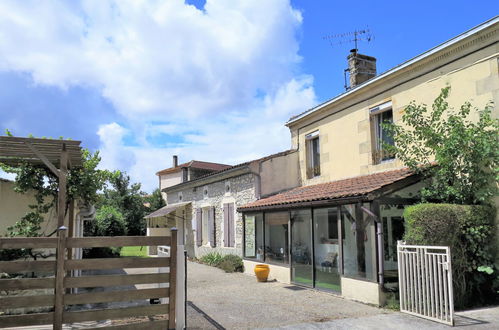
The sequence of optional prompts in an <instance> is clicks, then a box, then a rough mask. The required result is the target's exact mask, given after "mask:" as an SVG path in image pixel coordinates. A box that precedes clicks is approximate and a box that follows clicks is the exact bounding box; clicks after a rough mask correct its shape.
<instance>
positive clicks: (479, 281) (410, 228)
mask: <svg viewBox="0 0 499 330" xmlns="http://www.w3.org/2000/svg"><path fill="white" fill-rule="evenodd" d="M494 218H495V209H494V208H492V207H489V206H479V205H454V204H418V205H413V206H409V207H407V208H406V209H405V211H404V219H405V224H406V231H405V235H404V240H405V241H406V242H407V243H408V244H418V245H440V246H449V247H450V250H451V258H452V275H453V285H454V303H455V306H456V308H464V307H469V306H471V305H476V304H484V303H491V302H493V300H497V299H498V297H497V295H496V294H495V292H494V290H493V289H492V287H493V284H492V280H493V278H492V277H491V276H490V275H489V274H487V273H485V272H481V271H479V267H481V266H487V267H491V268H494V265H493V264H494V260H495V246H494V242H495V240H494V237H493V236H494V233H495V226H494V223H493V221H494ZM480 269H482V268H480Z"/></svg>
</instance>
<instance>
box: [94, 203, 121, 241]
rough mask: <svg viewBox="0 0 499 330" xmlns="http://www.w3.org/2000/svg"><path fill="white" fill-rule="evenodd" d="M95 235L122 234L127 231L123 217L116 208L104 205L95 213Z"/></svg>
mask: <svg viewBox="0 0 499 330" xmlns="http://www.w3.org/2000/svg"><path fill="white" fill-rule="evenodd" d="M95 220H96V232H95V234H96V236H123V235H126V233H127V227H126V222H125V218H124V217H123V215H122V214H121V212H120V211H118V209H117V208H115V207H112V206H108V205H105V206H103V207H101V208H100V209H99V210H98V211H97V213H96V214H95Z"/></svg>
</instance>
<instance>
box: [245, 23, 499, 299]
mask: <svg viewBox="0 0 499 330" xmlns="http://www.w3.org/2000/svg"><path fill="white" fill-rule="evenodd" d="M498 28H499V18H498V17H495V18H493V19H491V20H489V21H487V22H484V23H482V24H481V25H479V26H477V27H475V28H473V29H471V30H469V31H466V32H464V33H462V34H460V35H458V36H456V37H454V38H452V39H450V40H448V41H446V42H444V43H442V44H440V45H438V46H436V47H434V48H432V49H430V50H428V51H426V52H424V53H422V54H420V55H418V56H416V57H414V58H412V59H410V60H408V61H406V62H404V63H402V64H401V65H399V66H396V67H394V68H392V69H390V70H388V71H386V72H384V73H382V74H379V75H376V69H375V68H376V59H374V58H373V57H370V56H365V55H362V54H359V53H358V51H357V50H352V52H351V54H350V55H349V56H348V64H349V73H350V87H349V88H348V89H347V91H346V92H344V93H342V94H340V95H338V96H336V97H334V98H332V99H330V100H329V101H326V102H324V103H322V104H320V105H318V106H316V107H314V108H312V109H309V110H307V111H305V112H303V113H301V114H298V115H296V116H294V117H292V118H291V119H290V120H289V121H288V122H287V123H286V126H288V127H289V129H290V131H291V137H292V138H291V142H292V147H293V148H294V149H295V150H297V151H296V153H297V155H298V162H297V163H298V171H299V181H300V183H301V186H300V187H297V188H294V189H292V190H289V191H285V192H282V193H279V194H274V195H272V196H269V197H266V198H260V199H259V200H257V201H254V202H251V203H248V204H245V205H242V206H240V207H238V208H237V210H238V211H239V212H241V213H243V218H244V221H243V224H244V226H243V257H244V264H245V271H246V272H248V273H249V274H251V273H252V272H253V267H254V265H255V264H256V263H266V264H269V265H270V275H271V276H272V277H273V278H276V279H278V280H279V281H281V282H285V283H293V284H298V285H303V286H308V287H313V288H316V289H321V290H327V291H332V292H335V293H337V294H341V295H342V296H345V297H348V298H351V299H355V300H358V301H363V302H367V303H371V304H375V305H383V304H384V301H385V292H386V291H387V289H390V287H393V286H396V285H397V280H398V271H397V254H396V242H397V240H399V239H401V238H402V235H403V233H404V220H403V218H402V214H403V210H404V207H405V206H406V205H410V204H413V203H415V202H416V201H417V198H416V197H417V196H418V192H419V190H420V187H421V182H420V178H418V177H417V176H415V175H414V174H413V173H411V172H409V171H408V170H407V169H406V168H404V166H403V164H402V163H401V161H399V160H398V159H396V158H395V157H394V155H392V154H389V153H387V152H386V150H384V149H383V145H384V144H383V142H385V143H393V141H390V139H389V137H388V136H387V134H386V133H387V132H386V131H385V129H384V127H383V126H382V125H381V123H382V122H385V121H395V122H397V121H400V119H401V117H402V115H403V113H404V109H405V107H406V106H407V105H409V104H410V102H412V101H416V102H417V103H425V104H428V105H430V104H432V103H433V100H434V99H435V98H436V97H437V96H438V95H439V94H440V91H441V89H442V88H444V87H446V86H451V92H450V96H449V99H448V101H449V105H450V106H451V107H454V108H459V107H460V106H461V105H462V104H464V103H465V102H466V101H470V102H471V103H472V104H473V105H474V106H476V107H477V108H478V109H483V108H484V107H485V106H486V105H487V104H488V103H489V102H491V101H493V102H494V103H495V104H499V42H498V40H499V33H498ZM493 111H494V113H493V116H494V117H495V118H497V117H499V111H498V108H497V106H496V107H495V109H494V110H493ZM473 118H474V119H477V118H478V113H473V114H472V119H473ZM498 204H499V200H497V199H496V205H498Z"/></svg>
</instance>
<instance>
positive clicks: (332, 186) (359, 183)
mask: <svg viewBox="0 0 499 330" xmlns="http://www.w3.org/2000/svg"><path fill="white" fill-rule="evenodd" d="M413 174H414V172H412V171H410V170H409V169H408V168H403V169H398V170H392V171H386V172H380V173H374V174H369V175H362V176H357V177H354V178H349V179H343V180H338V181H331V182H327V183H321V184H316V185H311V186H303V187H297V188H294V189H292V190H289V191H287V192H283V193H280V194H277V195H273V196H270V197H267V198H263V199H259V200H257V201H255V202H252V203H248V204H246V205H243V206H241V207H239V208H238V209H240V210H248V209H252V208H260V207H265V206H276V205H287V204H295V203H303V202H312V201H319V200H333V199H337V198H347V197H356V196H362V195H367V194H368V193H371V192H373V191H376V190H378V189H380V188H382V187H384V186H387V185H389V184H392V183H395V182H397V181H399V180H402V179H405V178H407V177H409V176H411V175H413Z"/></svg>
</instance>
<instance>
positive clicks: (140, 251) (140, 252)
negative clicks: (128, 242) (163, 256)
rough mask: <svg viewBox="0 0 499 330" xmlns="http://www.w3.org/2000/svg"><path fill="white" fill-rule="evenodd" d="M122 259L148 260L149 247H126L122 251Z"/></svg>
mask: <svg viewBox="0 0 499 330" xmlns="http://www.w3.org/2000/svg"><path fill="white" fill-rule="evenodd" d="M120 257H141V258H148V257H149V256H148V255H147V246H124V247H123V248H122V249H121V253H120Z"/></svg>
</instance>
